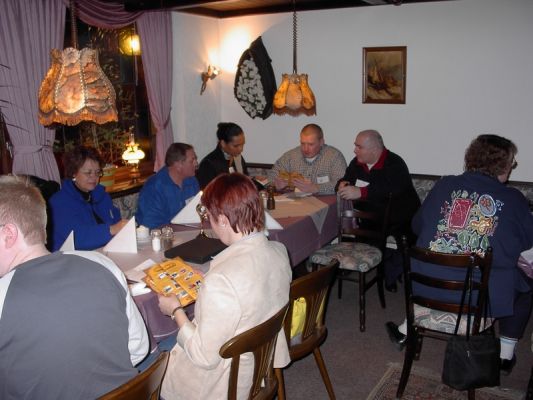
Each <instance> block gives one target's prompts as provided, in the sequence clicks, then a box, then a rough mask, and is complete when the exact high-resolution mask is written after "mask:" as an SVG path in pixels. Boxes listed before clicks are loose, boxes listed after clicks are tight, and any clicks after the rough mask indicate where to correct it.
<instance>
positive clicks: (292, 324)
mask: <svg viewBox="0 0 533 400" xmlns="http://www.w3.org/2000/svg"><path fill="white" fill-rule="evenodd" d="M338 265H339V262H338V261H337V260H335V259H334V260H332V261H331V262H330V263H329V264H328V265H326V266H324V267H323V268H320V269H319V270H317V271H314V272H311V273H309V274H307V275H305V276H302V277H301V278H298V279H296V280H295V281H293V282H292V284H291V292H290V300H291V303H290V306H289V311H288V313H287V318H285V322H284V327H285V334H286V336H287V343H289V352H290V356H291V361H296V360H299V359H300V358H303V357H305V356H307V355H309V354H311V353H313V355H314V356H315V360H316V363H317V365H318V369H319V370H320V375H321V376H322V380H323V381H324V384H325V385H326V390H327V392H328V395H329V398H330V399H335V393H334V392H333V386H332V385H331V381H330V380H329V375H328V371H327V369H326V365H325V363H324V359H323V358H322V353H321V352H320V345H321V344H322V343H323V342H324V340H325V339H326V336H327V334H328V330H327V328H326V324H325V322H324V321H325V308H326V301H327V298H328V294H329V291H330V289H331V286H332V285H333V282H334V280H335V274H336V272H337V267H338ZM275 371H276V376H277V378H278V381H279V388H278V399H280V400H284V399H285V387H284V380H283V370H282V369H280V368H276V369H275Z"/></svg>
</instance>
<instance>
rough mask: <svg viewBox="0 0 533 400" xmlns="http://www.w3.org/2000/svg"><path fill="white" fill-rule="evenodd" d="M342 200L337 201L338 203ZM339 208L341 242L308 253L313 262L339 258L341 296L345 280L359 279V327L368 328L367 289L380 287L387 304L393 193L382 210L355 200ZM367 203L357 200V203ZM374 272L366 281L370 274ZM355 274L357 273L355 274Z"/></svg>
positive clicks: (320, 262)
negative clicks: (366, 207)
mask: <svg viewBox="0 0 533 400" xmlns="http://www.w3.org/2000/svg"><path fill="white" fill-rule="evenodd" d="M340 204H342V202H338V207H339V208H343V207H341V206H340ZM345 204H349V206H348V207H347V208H346V209H343V210H340V212H339V234H338V243H333V244H329V245H327V246H325V247H322V248H321V249H319V250H317V251H316V252H315V253H314V254H312V255H311V257H309V261H310V263H311V264H312V265H313V264H328V263H329V262H331V260H332V259H336V260H338V261H339V271H338V273H337V276H338V288H339V299H340V298H341V297H342V281H344V280H349V281H352V282H358V284H359V285H358V286H359V330H360V331H361V332H364V331H365V328H366V327H365V319H366V316H365V304H366V296H365V294H366V292H367V291H368V289H370V288H371V287H372V286H373V285H374V284H376V286H377V288H378V295H379V300H380V303H381V307H382V308H385V293H384V290H383V285H384V284H383V282H384V258H385V257H384V255H385V247H386V244H387V223H388V218H389V210H390V205H391V195H389V196H388V201H387V206H386V207H385V210H384V212H383V213H378V212H374V211H362V209H363V208H362V207H361V209H354V208H353V203H352V202H351V201H350V202H345ZM359 206H364V202H358V203H357V207H359ZM368 273H372V274H374V276H373V277H372V278H371V279H370V280H368V281H367V274H368ZM354 275H355V276H354Z"/></svg>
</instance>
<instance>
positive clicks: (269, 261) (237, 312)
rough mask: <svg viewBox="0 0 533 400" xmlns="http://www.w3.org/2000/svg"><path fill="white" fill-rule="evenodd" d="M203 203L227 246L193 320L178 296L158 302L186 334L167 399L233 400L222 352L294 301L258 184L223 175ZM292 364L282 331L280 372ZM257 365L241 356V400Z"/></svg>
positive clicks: (174, 357) (173, 359) (166, 386)
mask: <svg viewBox="0 0 533 400" xmlns="http://www.w3.org/2000/svg"><path fill="white" fill-rule="evenodd" d="M201 201H202V204H203V205H205V207H206V208H207V210H208V215H209V221H210V223H211V227H212V228H213V231H214V232H215V233H216V235H217V236H218V237H219V238H220V240H221V241H222V242H223V243H224V244H226V245H228V248H227V249H225V250H224V251H222V252H221V253H219V254H218V255H217V256H216V257H214V258H213V260H212V261H211V265H210V268H209V272H208V273H207V274H206V276H205V279H204V283H203V285H202V288H201V289H200V293H199V295H198V299H197V300H196V305H195V309H194V311H195V318H194V320H193V321H189V319H188V318H187V315H186V314H185V313H184V312H183V309H182V308H181V304H180V302H179V300H178V299H177V298H176V297H175V296H172V297H164V296H159V308H160V309H161V311H162V312H163V313H164V314H166V315H170V316H171V317H172V319H174V320H175V321H176V324H177V325H178V327H179V328H180V329H179V332H178V336H177V344H176V345H175V346H174V348H173V349H172V351H171V355H170V360H169V364H168V368H167V372H166V375H165V378H164V380H163V387H162V391H161V395H162V396H163V397H164V398H166V399H187V400H194V399H223V398H226V397H227V393H228V380H229V369H230V363H231V360H229V359H223V358H221V357H220V355H219V350H220V347H221V346H222V345H223V344H224V343H225V342H226V341H228V340H229V339H231V338H232V337H234V336H236V335H237V334H239V333H242V332H244V331H246V330H248V329H250V328H253V327H254V326H257V325H259V324H260V323H262V322H264V321H265V320H267V319H268V318H270V317H271V316H272V315H274V314H275V313H276V312H277V311H279V309H281V307H283V306H284V305H285V304H287V302H288V300H289V288H290V282H291V277H292V272H291V268H290V264H289V258H288V256H287V250H286V249H285V247H284V246H283V245H282V244H280V243H277V242H273V241H269V240H268V239H267V238H266V237H265V235H264V233H263V228H264V224H265V220H264V218H265V212H264V210H263V206H262V203H261V199H260V198H259V195H258V192H257V190H256V188H255V185H254V183H253V182H252V181H251V179H249V178H248V177H246V176H244V175H242V174H239V173H235V174H222V175H219V176H218V177H217V178H215V179H214V180H213V181H211V183H210V184H209V185H207V187H206V188H205V191H204V193H203V195H202V200H201ZM289 361H290V358H289V355H288V349H287V341H286V338H285V335H284V333H283V329H282V330H281V331H280V333H279V335H278V340H277V347H276V352H275V358H274V366H275V367H283V366H285V365H287V364H288V363H289ZM253 362H254V361H253V355H252V354H250V353H248V354H246V355H244V356H242V357H241V361H240V368H239V380H238V382H239V383H238V384H239V391H238V398H239V399H244V398H248V392H249V390H250V386H251V383H252V373H253Z"/></svg>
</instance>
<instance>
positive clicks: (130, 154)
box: [122, 133, 144, 183]
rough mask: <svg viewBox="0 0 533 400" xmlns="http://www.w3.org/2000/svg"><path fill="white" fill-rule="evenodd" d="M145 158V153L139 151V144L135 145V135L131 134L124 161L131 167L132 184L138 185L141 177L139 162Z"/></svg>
mask: <svg viewBox="0 0 533 400" xmlns="http://www.w3.org/2000/svg"><path fill="white" fill-rule="evenodd" d="M143 158H144V151H142V150H141V149H139V144H138V143H135V138H134V137H133V133H132V134H130V142H129V143H128V145H127V148H126V151H124V153H122V159H123V160H124V161H126V163H127V164H129V165H131V171H130V177H131V180H132V183H137V181H138V180H139V178H140V177H141V173H140V172H139V161H141V160H142V159H143Z"/></svg>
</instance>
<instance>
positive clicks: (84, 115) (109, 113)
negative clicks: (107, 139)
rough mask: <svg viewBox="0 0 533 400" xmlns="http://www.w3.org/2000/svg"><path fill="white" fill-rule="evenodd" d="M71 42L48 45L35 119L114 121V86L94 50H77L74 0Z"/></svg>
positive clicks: (45, 121) (46, 121)
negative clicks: (62, 45)
mask: <svg viewBox="0 0 533 400" xmlns="http://www.w3.org/2000/svg"><path fill="white" fill-rule="evenodd" d="M70 15H71V28H72V43H73V47H68V48H66V49H64V50H63V51H59V50H58V49H52V51H51V52H50V56H51V62H52V65H51V67H50V69H49V70H48V72H47V73H46V76H45V78H44V80H43V81H42V83H41V87H40V88H39V122H40V123H41V124H43V125H44V126H49V125H52V124H54V123H57V124H63V125H77V124H79V123H80V122H82V121H93V122H96V123H97V124H105V123H106V122H111V121H118V115H117V109H116V106H115V102H116V95H115V89H114V88H113V85H111V82H110V81H109V79H107V77H106V76H105V74H104V72H103V71H102V68H100V64H99V62H98V53H97V52H96V50H93V49H89V48H84V49H82V50H78V49H77V47H78V39H77V33H76V15H75V7H74V1H71V3H70Z"/></svg>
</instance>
